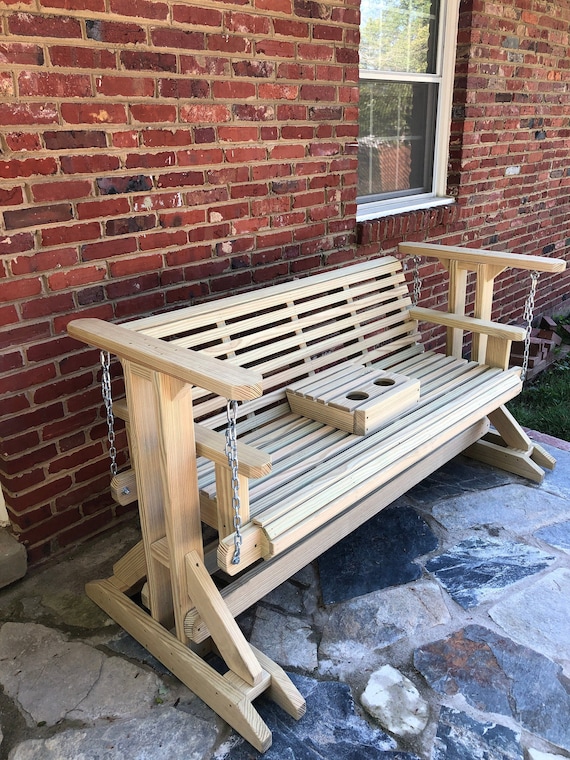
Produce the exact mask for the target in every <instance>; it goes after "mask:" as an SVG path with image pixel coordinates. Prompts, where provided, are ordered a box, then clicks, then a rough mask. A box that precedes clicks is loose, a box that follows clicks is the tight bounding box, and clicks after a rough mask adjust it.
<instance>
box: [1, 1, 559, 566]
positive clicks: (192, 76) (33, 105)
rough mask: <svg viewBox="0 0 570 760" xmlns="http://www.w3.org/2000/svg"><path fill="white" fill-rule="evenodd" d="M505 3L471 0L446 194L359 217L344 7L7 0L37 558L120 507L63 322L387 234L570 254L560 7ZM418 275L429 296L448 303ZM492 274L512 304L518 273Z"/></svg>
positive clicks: (327, 259) (15, 452) (18, 289)
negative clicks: (444, 203) (434, 206)
mask: <svg viewBox="0 0 570 760" xmlns="http://www.w3.org/2000/svg"><path fill="white" fill-rule="evenodd" d="M471 4H473V6H474V8H473V9H471ZM521 5H522V3H521V2H520V0H518V1H517V2H516V3H515V2H508V3H503V4H501V5H497V4H495V3H493V4H492V3H490V2H488V3H487V2H484V1H483V0H473V3H471V2H466V3H464V7H463V11H462V20H461V30H460V47H459V55H458V69H457V71H458V76H457V92H456V98H455V101H456V102H455V108H454V117H455V120H454V126H453V134H452V151H451V173H450V186H451V189H452V191H453V192H454V194H455V195H456V196H457V204H456V205H454V206H452V207H447V208H444V209H438V210H434V211H429V210H428V211H422V212H417V213H413V214H405V215H401V216H398V217H392V218H388V219H384V220H382V221H380V222H377V223H367V224H363V225H359V226H358V228H357V225H356V222H355V211H356V205H355V182H356V171H355V170H356V164H355V161H356V159H355V152H354V141H355V138H356V134H357V130H356V124H357V98H358V89H357V76H358V74H357V45H358V2H357V0H326V1H325V2H315V1H314V0H234V2H223V1H222V0H211V1H210V0H202V2H199V3H198V2H196V1H195V0H192V1H191V0H163V1H160V0H108V2H106V0H18V2H12V0H5V1H4V2H1V0H0V93H1V94H2V98H1V99H0V149H1V152H0V204H1V205H2V209H1V212H2V213H1V216H0V227H1V230H0V232H1V234H0V257H1V259H0V261H1V263H0V324H1V325H2V327H1V328H0V340H1V341H2V372H1V374H0V385H1V390H2V393H1V395H0V437H1V439H2V462H1V468H2V469H1V472H0V475H1V478H2V485H3V487H4V491H5V495H6V501H7V505H8V509H9V511H10V516H11V518H12V520H13V523H14V525H15V527H16V528H17V529H18V530H19V531H21V540H22V541H24V542H25V544H26V545H27V547H28V550H29V554H30V560H31V561H32V562H33V561H37V560H39V559H40V558H42V557H44V556H47V555H49V554H50V553H53V552H57V551H59V550H61V549H63V548H65V547H66V546H68V545H70V544H71V543H75V542H77V541H78V540H80V539H82V538H85V537H86V536H88V535H93V534H94V533H96V532H98V531H100V530H102V529H103V528H105V527H107V526H109V525H110V524H112V522H113V521H114V520H117V519H120V518H121V516H122V515H121V510H120V508H118V507H116V505H114V504H113V503H112V502H111V499H110V497H109V495H108V484H109V475H108V461H107V454H106V440H105V436H106V425H105V422H104V420H103V418H102V408H101V407H102V404H101V398H100V388H99V379H100V373H99V371H98V369H97V366H96V362H97V358H98V357H97V353H96V352H94V351H91V350H88V349H85V348H78V347H77V344H76V343H75V342H74V341H72V340H70V339H69V338H68V337H67V336H66V333H65V327H66V324H67V322H68V321H69V320H70V319H71V318H74V317H77V316H97V317H101V318H103V319H109V320H125V319H130V318H133V317H136V316H141V315H145V314H148V313H150V312H153V311H157V310H161V309H166V308H173V307H176V306H177V305H181V304H187V303H190V302H192V301H193V300H195V299H203V298H208V297H212V296H215V295H217V294H221V293H225V292H228V291H230V290H236V289H247V288H252V287H258V286H260V285H262V284H263V283H266V282H271V281H275V280H278V279H286V278H290V277H293V276H296V275H299V274H303V273H306V272H311V271H316V270H318V269H321V268H322V267H326V266H335V265H339V264H341V263H343V262H346V261H350V260H352V259H354V258H356V257H362V256H373V255H378V253H379V252H382V251H390V252H391V251H393V250H394V248H395V246H396V245H397V243H398V242H399V241H400V240H402V239H408V240H410V239H432V240H436V241H439V240H442V241H448V242H455V243H463V244H468V245H473V246H490V247H495V248H505V249H510V250H520V251H524V252H527V253H530V252H532V253H540V252H546V253H549V252H550V253H551V254H552V255H557V256H561V255H566V253H567V240H566V237H565V236H566V235H568V234H569V233H568V229H569V225H568V222H569V216H570V215H569V213H568V205H567V194H568V183H569V181H570V177H569V176H568V171H567V167H566V165H565V159H566V156H567V154H568V143H569V134H570V133H569V130H568V126H569V125H568V113H569V109H570V105H569V103H568V93H567V92H566V90H565V88H566V87H567V86H568V78H569V75H568V66H570V55H569V51H568V40H567V39H566V38H565V35H566V37H567V31H566V30H567V29H568V22H569V18H570V16H569V14H570V0H562V2H558V3H557V4H556V6H555V5H554V4H553V3H546V2H539V0H526V2H525V3H524V5H525V6H527V7H525V8H524V9H521ZM107 7H108V9H109V10H108V11H106V10H105V9H106V8H107ZM513 167H520V170H519V171H518V172H517V171H515V169H514V168H513ZM357 234H358V239H359V241H360V242H359V243H357ZM422 269H423V271H422V274H423V276H424V277H423V279H424V286H425V289H424V295H425V302H426V303H427V302H430V301H431V302H434V301H437V300H438V299H439V300H441V293H442V292H443V288H444V284H443V282H442V279H441V276H440V275H439V274H437V273H436V272H435V270H434V268H433V267H432V266H431V265H430V266H427V265H426V266H424V267H423V268H422ZM567 282H568V280H567V279H566V280H564V279H563V278H559V280H557V284H551V283H547V286H546V287H545V288H544V289H543V290H542V291H541V293H542V295H541V296H540V304H541V305H542V306H546V305H547V304H548V303H549V302H551V303H554V304H555V305H556V306H559V304H560V303H561V299H562V295H563V288H564V287H567V285H564V283H567ZM501 283H502V293H501V298H500V299H499V307H498V309H499V311H501V312H504V314H505V315H506V316H507V318H513V317H516V316H517V312H518V311H520V303H521V297H522V296H521V294H519V289H520V290H521V291H522V289H523V287H524V285H525V283H524V282H519V281H518V280H516V281H515V280H513V279H512V278H509V277H506V278H503V280H502V281H501ZM119 390H120V389H119V387H117V388H115V391H116V392H119ZM122 436H123V434H121V435H120V437H119V443H120V444H122V443H123V442H124V441H123V437H122ZM121 457H122V458H124V455H121ZM121 461H123V459H121Z"/></svg>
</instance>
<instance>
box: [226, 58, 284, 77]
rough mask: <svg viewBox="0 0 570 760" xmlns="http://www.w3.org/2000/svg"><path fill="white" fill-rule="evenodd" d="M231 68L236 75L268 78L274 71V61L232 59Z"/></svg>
mask: <svg viewBox="0 0 570 760" xmlns="http://www.w3.org/2000/svg"><path fill="white" fill-rule="evenodd" d="M232 69H233V72H234V74H235V76H236V77H255V78H263V79H266V78H269V77H273V75H274V73H275V63H273V61H260V60H254V61H250V60H245V61H234V62H233V63H232Z"/></svg>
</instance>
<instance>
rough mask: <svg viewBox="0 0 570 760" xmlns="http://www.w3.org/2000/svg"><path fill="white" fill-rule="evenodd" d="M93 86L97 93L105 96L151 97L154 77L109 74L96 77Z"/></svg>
mask: <svg viewBox="0 0 570 760" xmlns="http://www.w3.org/2000/svg"><path fill="white" fill-rule="evenodd" d="M95 86H96V89H97V92H98V93H101V95H106V96H107V97H126V98H152V97H153V96H154V79H150V78H149V77H140V78H139V77H132V76H131V77H129V76H111V75H109V74H104V75H103V76H100V77H97V79H96V81H95Z"/></svg>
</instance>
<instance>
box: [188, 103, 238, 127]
mask: <svg viewBox="0 0 570 760" xmlns="http://www.w3.org/2000/svg"><path fill="white" fill-rule="evenodd" d="M180 118H181V119H182V121H187V122H190V123H195V124H196V123H197V124H204V123H220V122H226V121H230V119H231V111H230V109H229V108H228V107H227V106H221V105H184V106H181V108H180Z"/></svg>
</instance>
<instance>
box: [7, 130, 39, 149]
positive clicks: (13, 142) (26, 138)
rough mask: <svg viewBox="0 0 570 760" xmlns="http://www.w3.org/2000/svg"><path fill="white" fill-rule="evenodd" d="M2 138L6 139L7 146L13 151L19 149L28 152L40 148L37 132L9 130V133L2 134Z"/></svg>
mask: <svg viewBox="0 0 570 760" xmlns="http://www.w3.org/2000/svg"><path fill="white" fill-rule="evenodd" d="M4 139H5V140H6V145H7V146H8V148H9V149H10V150H12V151H14V152H15V153H19V152H20V151H26V153H29V152H30V151H35V150H41V149H42V143H41V140H40V136H39V135H38V134H30V133H28V132H10V133H9V134H6V135H4Z"/></svg>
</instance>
